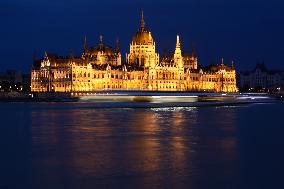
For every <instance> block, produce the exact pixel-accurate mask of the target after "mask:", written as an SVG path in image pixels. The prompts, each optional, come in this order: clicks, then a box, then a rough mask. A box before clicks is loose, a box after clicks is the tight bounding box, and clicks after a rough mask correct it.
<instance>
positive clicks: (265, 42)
mask: <svg viewBox="0 0 284 189" xmlns="http://www.w3.org/2000/svg"><path fill="white" fill-rule="evenodd" d="M141 9H143V10H144V13H145V19H146V24H147V26H148V28H150V29H151V31H152V33H153V36H154V38H155V40H156V45H157V49H158V50H159V52H160V54H162V51H163V49H164V48H166V49H169V50H173V49H174V46H175V39H176V34H177V33H178V34H180V37H181V40H182V47H183V50H184V51H190V50H191V49H192V46H193V45H194V46H195V49H196V51H197V54H198V57H199V62H200V64H202V65H206V64H209V63H210V62H211V61H212V60H215V61H218V60H220V59H221V57H224V58H225V60H226V61H230V60H231V59H233V60H234V61H235V65H236V66H237V68H238V69H249V68H252V67H253V66H254V65H255V63H256V62H257V61H264V62H265V63H266V64H267V66H268V67H271V68H281V69H283V68H284V66H283V63H284V11H283V10H284V2H283V1H281V0H266V1H264V0H214V1H213V0H171V1H170V0H155V1H154V0H120V1H119V0H101V1H96V0H80V1H79V0H78V1H75V0H68V1H67V0H1V2H0V25H1V28H0V56H1V59H0V65H1V68H0V70H5V69H8V68H15V69H22V70H24V71H26V72H27V71H29V69H30V66H31V64H32V57H33V54H34V53H36V54H37V56H42V55H43V53H44V51H45V50H46V51H48V52H54V53H57V54H59V55H68V54H69V52H70V50H71V49H72V51H73V53H74V54H76V55H79V54H80V53H81V50H82V45H83V39H84V36H85V35H86V36H87V38H88V42H89V45H90V46H93V44H95V43H97V42H98V41H99V35H100V33H102V34H103V37H104V42H105V43H107V44H109V45H112V46H113V45H114V42H115V39H116V38H119V39H120V41H121V49H122V53H123V55H124V56H125V53H126V52H128V50H129V43H130V41H131V38H132V36H133V34H134V33H135V32H136V30H137V28H138V25H139V19H140V12H141Z"/></svg>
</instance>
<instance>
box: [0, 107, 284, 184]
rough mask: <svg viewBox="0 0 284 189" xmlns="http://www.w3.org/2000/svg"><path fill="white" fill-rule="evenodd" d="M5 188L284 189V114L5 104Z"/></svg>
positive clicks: (277, 110) (0, 165) (0, 175)
mask: <svg viewBox="0 0 284 189" xmlns="http://www.w3.org/2000/svg"><path fill="white" fill-rule="evenodd" d="M0 124H1V126H0V137H1V138H0V142H1V143H0V147H1V149H0V153H1V154H0V155H1V156H0V188H1V189H2V188H52V189H53V188H71V189H73V188H81V189H82V188H197V189H205V188H218V189H220V188H222V189H223V188H224V189H227V188H281V186H283V185H282V183H283V182H284V179H283V178H284V169H283V166H282V165H283V161H284V152H283V150H284V104H282V103H277V104H254V105H245V106H230V107H202V108H155V109H143V108H139V109H133V108H105V109H104V108H94V107H93V106H92V104H86V103H85V104H82V103H38V104H36V103H1V104H0Z"/></svg>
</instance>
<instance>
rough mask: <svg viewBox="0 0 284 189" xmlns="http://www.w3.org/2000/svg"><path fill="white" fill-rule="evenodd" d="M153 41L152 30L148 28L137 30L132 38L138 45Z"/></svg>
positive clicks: (148, 43)
mask: <svg viewBox="0 0 284 189" xmlns="http://www.w3.org/2000/svg"><path fill="white" fill-rule="evenodd" d="M153 42H154V41H153V37H152V34H151V32H149V31H146V30H144V31H138V32H136V34H135V35H134V37H133V39H132V43H134V44H137V45H152V44H153Z"/></svg>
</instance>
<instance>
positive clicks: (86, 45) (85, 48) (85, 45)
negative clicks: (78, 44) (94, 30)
mask: <svg viewBox="0 0 284 189" xmlns="http://www.w3.org/2000/svg"><path fill="white" fill-rule="evenodd" d="M84 51H85V52H87V51H88V44H87V37H86V36H85V39H84Z"/></svg>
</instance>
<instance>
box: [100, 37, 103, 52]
mask: <svg viewBox="0 0 284 189" xmlns="http://www.w3.org/2000/svg"><path fill="white" fill-rule="evenodd" d="M102 48H103V35H102V34H100V49H102Z"/></svg>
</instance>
